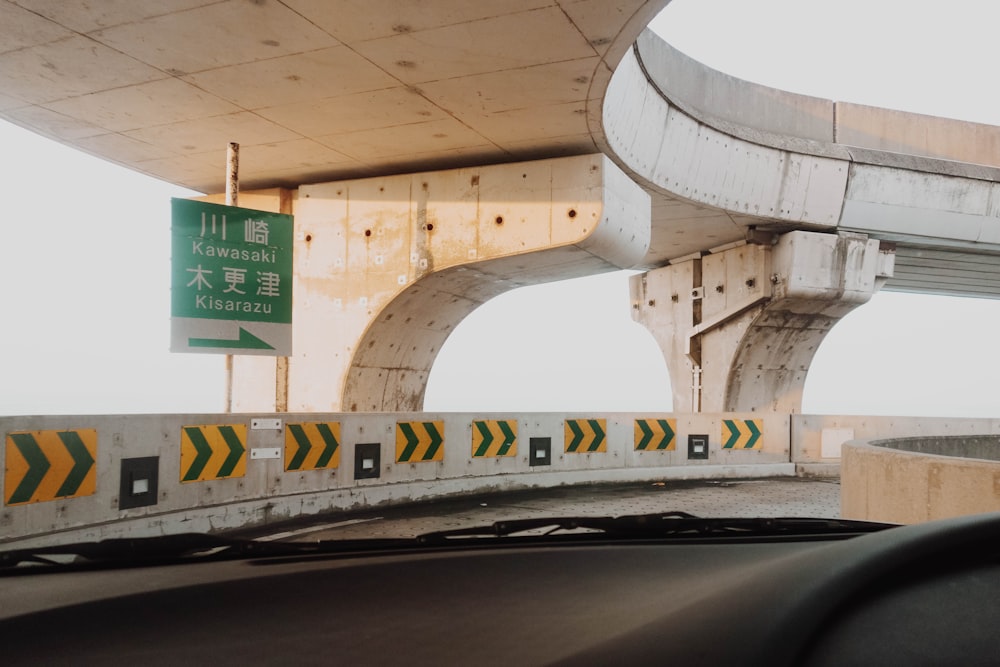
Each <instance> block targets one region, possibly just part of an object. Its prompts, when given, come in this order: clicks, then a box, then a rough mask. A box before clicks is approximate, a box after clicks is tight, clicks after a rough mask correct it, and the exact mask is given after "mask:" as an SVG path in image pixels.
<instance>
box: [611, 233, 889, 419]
mask: <svg viewBox="0 0 1000 667" xmlns="http://www.w3.org/2000/svg"><path fill="white" fill-rule="evenodd" d="M892 267H893V254H892V251H891V250H888V249H885V250H883V249H880V247H879V242H878V241H875V240H869V239H868V238H867V237H866V236H864V235H860V234H846V233H845V234H839V235H834V234H819V233H813V232H790V233H788V234H784V235H782V236H780V237H778V238H777V239H775V240H773V242H770V243H764V244H739V245H737V246H735V247H729V248H726V249H720V250H719V251H716V252H712V253H709V254H706V255H698V256H693V257H689V258H685V259H683V260H681V261H677V262H675V263H673V264H670V265H669V266H665V267H662V268H659V269H655V270H653V271H649V272H647V273H644V274H641V275H637V276H634V277H633V278H632V282H631V293H632V314H633V318H634V319H635V320H636V321H637V322H639V323H640V324H643V325H644V326H646V328H648V329H649V330H650V331H651V332H652V333H653V336H654V338H655V339H656V341H657V343H658V344H659V346H660V349H661V350H663V354H664V357H665V358H666V361H667V367H668V370H669V372H670V381H671V385H672V387H673V399H674V411H676V412H755V411H756V412H790V413H795V412H800V411H801V407H802V389H803V387H804V385H805V380H806V374H807V373H808V370H809V364H810V363H811V362H812V358H813V356H814V355H815V353H816V350H817V349H818V348H819V344H820V343H821V342H822V341H823V338H824V337H825V336H826V334H827V333H828V332H829V331H830V329H831V328H833V325H834V324H836V323H837V322H838V321H839V320H840V318H842V317H844V316H845V315H846V314H847V313H849V312H850V311H851V310H853V309H854V308H856V307H857V306H859V305H861V304H863V303H865V302H867V301H868V299H870V298H871V295H872V294H874V293H875V292H876V291H878V289H879V288H880V287H881V286H882V284H884V282H885V280H886V279H887V278H889V277H891V276H892Z"/></svg>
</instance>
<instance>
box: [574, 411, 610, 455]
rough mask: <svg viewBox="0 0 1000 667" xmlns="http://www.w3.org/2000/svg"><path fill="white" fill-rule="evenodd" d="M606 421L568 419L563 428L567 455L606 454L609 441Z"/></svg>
mask: <svg viewBox="0 0 1000 667" xmlns="http://www.w3.org/2000/svg"><path fill="white" fill-rule="evenodd" d="M607 429H608V420H606V419H567V420H566V422H565V427H564V428H563V432H564V435H565V437H566V452H567V453H585V454H590V453H593V452H606V451H608V440H607V437H606V436H605V433H607Z"/></svg>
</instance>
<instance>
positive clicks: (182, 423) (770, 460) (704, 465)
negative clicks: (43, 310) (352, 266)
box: [0, 413, 1000, 546]
mask: <svg viewBox="0 0 1000 667" xmlns="http://www.w3.org/2000/svg"><path fill="white" fill-rule="evenodd" d="M998 432H1000V423H998V422H997V421H996V420H949V419H917V418H890V417H839V416H809V415H787V414H776V413H753V414H676V415H675V414H627V413H616V414H583V413H581V414H548V413H545V414H542V413H538V414H467V413H461V414H459V413H448V414H442V413H399V414H395V413H377V414H375V413H372V414H363V413H344V414H330V413H312V414H309V413H293V414H273V413H272V414H260V415H254V414H234V415H220V414H182V415H125V416H121V415H118V416H93V415H92V416H35V417H2V418H0V433H2V434H3V435H4V447H3V449H2V450H0V451H2V455H3V457H4V476H3V479H2V480H0V546H4V545H6V546H10V545H13V544H14V543H17V544H22V545H29V544H32V543H44V542H46V541H52V539H53V538H52V536H53V535H56V534H58V535H59V538H58V539H60V540H69V539H72V540H91V539H101V538H107V537H122V536H140V535H156V534H163V533H175V532H181V531H203V532H210V531H218V530H227V529H234V528H239V527H244V526H250V525H262V524H267V523H270V522H273V521H276V520H281V519H287V518H291V517H295V516H300V515H309V514H316V513H320V512H325V511H330V510H346V509H358V508H365V507H376V506H380V505H385V504H392V503H399V502H407V501H412V500H419V499H424V498H431V497H441V496H447V495H453V494H463V493H474V492H484V491H497V490H508V489H516V488H528V487H550V486H558V485H561V484H577V483H584V482H621V481H641V480H662V479H697V478H727V477H729V478H733V477H760V476H791V475H794V474H796V469H797V468H798V470H799V472H802V471H803V469H808V468H809V467H810V466H814V467H818V468H819V469H821V471H823V472H826V473H827V474H837V473H838V472H839V458H838V457H839V456H840V451H841V447H842V446H843V443H844V442H845V441H847V440H852V439H855V438H859V437H891V436H894V435H895V436H916V435H949V434H957V433H962V434H975V433H998ZM591 450H593V451H591ZM425 459H426V460H425ZM816 464H820V465H819V466H817V465H816ZM822 464H825V466H824V465H822ZM824 467H825V468H826V470H822V469H823V468H824ZM719 514H720V515H722V514H725V508H720V510H719Z"/></svg>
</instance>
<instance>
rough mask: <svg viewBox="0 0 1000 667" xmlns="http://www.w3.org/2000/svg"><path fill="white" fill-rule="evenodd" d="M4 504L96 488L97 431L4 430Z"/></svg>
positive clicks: (90, 492) (55, 497) (90, 491)
mask: <svg viewBox="0 0 1000 667" xmlns="http://www.w3.org/2000/svg"><path fill="white" fill-rule="evenodd" d="M6 445H7V446H6V452H5V458H4V461H5V462H6V465H5V466H4V468H5V470H4V487H3V488H4V489H5V491H6V493H7V497H6V499H5V504H7V505H26V504H28V503H38V502H44V501H47V500H58V499H61V498H78V497H80V496H91V495H93V494H94V492H95V491H96V490H97V466H96V465H95V461H96V460H97V431H96V430H95V429H75V430H72V431H23V432H20V433H8V434H7V439H6Z"/></svg>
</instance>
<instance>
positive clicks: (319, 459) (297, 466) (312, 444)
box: [285, 422, 340, 472]
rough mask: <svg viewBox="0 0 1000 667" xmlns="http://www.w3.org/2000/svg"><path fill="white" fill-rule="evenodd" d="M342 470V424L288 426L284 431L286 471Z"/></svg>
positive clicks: (306, 423) (309, 423)
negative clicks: (339, 468) (340, 468)
mask: <svg viewBox="0 0 1000 667" xmlns="http://www.w3.org/2000/svg"><path fill="white" fill-rule="evenodd" d="M338 467H340V422H304V423H301V424H288V427H287V428H286V429H285V470H286V471H289V472H291V471H293V470H324V469H327V468H338Z"/></svg>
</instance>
